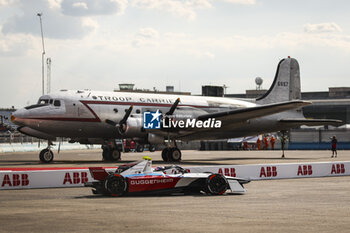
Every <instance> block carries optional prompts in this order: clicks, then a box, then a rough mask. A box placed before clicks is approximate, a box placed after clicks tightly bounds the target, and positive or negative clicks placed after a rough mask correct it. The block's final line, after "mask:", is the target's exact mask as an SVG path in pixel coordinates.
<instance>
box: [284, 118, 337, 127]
mask: <svg viewBox="0 0 350 233" xmlns="http://www.w3.org/2000/svg"><path fill="white" fill-rule="evenodd" d="M279 122H281V123H286V124H296V125H298V126H299V125H307V126H317V125H334V126H340V125H342V124H343V121H341V120H333V119H303V118H301V119H293V118H291V119H281V120H279Z"/></svg>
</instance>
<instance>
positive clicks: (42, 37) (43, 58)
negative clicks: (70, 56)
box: [36, 13, 45, 95]
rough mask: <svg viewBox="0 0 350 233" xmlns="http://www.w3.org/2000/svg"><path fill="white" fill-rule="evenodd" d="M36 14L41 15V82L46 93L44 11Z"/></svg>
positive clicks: (43, 91) (43, 92)
mask: <svg viewBox="0 0 350 233" xmlns="http://www.w3.org/2000/svg"><path fill="white" fill-rule="evenodd" d="M36 15H37V16H39V19H40V30H41V41H42V44H43V52H42V54H41V82H42V94H43V95H44V94H45V88H44V85H45V81H44V79H45V77H44V72H45V67H44V60H45V44H44V33H43V23H42V20H41V16H42V15H43V13H38V14H36Z"/></svg>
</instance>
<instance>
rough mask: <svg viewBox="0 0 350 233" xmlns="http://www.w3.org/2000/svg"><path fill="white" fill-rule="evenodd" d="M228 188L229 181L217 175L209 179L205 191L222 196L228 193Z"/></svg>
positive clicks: (212, 175)
mask: <svg viewBox="0 0 350 233" xmlns="http://www.w3.org/2000/svg"><path fill="white" fill-rule="evenodd" d="M227 186H228V183H227V180H226V178H225V177H224V176H223V175H221V174H217V173H216V174H211V175H210V176H209V177H208V178H207V182H206V190H205V191H206V193H209V194H212V195H221V194H223V193H224V192H226V190H227Z"/></svg>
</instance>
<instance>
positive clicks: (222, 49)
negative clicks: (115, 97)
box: [0, 0, 350, 108]
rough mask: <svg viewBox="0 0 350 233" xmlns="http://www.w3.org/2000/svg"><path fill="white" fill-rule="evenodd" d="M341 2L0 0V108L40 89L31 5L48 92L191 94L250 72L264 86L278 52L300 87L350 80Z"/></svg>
mask: <svg viewBox="0 0 350 233" xmlns="http://www.w3.org/2000/svg"><path fill="white" fill-rule="evenodd" d="M349 12H350V1H346V0H317V1H316V0H307V1H305V0H293V1H285V0H0V81H1V84H0V93H1V98H0V108H1V107H11V106H15V107H16V108H19V107H23V106H26V105H28V104H33V103H35V102H36V101H37V99H38V98H39V97H40V96H41V93H42V86H41V54H42V41H41V34H40V21H39V17H38V16H37V13H42V22H43V32H44V41H45V50H46V53H45V59H46V58H48V57H50V58H51V61H52V63H51V92H55V91H58V90H60V89H92V90H99V91H113V90H114V89H115V88H117V87H118V84H119V83H134V84H135V87H137V88H141V89H153V88H156V89H157V90H165V87H166V86H168V85H170V86H174V87H175V91H186V92H192V93H193V94H200V93H201V86H202V85H207V84H211V85H226V86H227V87H228V88H227V93H245V90H246V89H254V88H255V81H254V80H255V78H256V77H261V78H262V79H263V80H264V81H263V84H262V88H264V89H268V88H269V86H270V84H271V83H272V81H273V78H274V75H275V72H276V68H277V64H278V62H279V61H280V60H281V59H283V58H285V57H287V56H291V57H293V58H296V59H297V60H298V62H299V65H300V72H301V85H302V87H301V88H302V91H327V90H328V87H344V86H345V87H346V86H347V87H349V86H350V14H349ZM45 74H46V70H45ZM45 89H46V88H45Z"/></svg>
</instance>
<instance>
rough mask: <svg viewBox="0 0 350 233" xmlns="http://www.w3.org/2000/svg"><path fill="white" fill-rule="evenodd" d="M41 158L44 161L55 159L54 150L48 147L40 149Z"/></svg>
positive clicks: (48, 161)
mask: <svg viewBox="0 0 350 233" xmlns="http://www.w3.org/2000/svg"><path fill="white" fill-rule="evenodd" d="M39 158H40V161H41V162H43V163H50V162H51V161H52V160H53V152H52V151H51V150H50V149H47V148H46V149H44V150H42V151H40V154H39Z"/></svg>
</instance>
